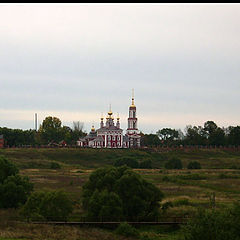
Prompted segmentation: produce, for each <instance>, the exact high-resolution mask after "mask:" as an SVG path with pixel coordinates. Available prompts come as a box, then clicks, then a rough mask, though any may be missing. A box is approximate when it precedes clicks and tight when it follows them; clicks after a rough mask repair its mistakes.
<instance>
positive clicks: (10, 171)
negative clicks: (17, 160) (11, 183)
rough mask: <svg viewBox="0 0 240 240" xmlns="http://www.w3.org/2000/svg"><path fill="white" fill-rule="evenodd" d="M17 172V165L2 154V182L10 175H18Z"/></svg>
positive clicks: (0, 164) (0, 180) (0, 177)
mask: <svg viewBox="0 0 240 240" xmlns="http://www.w3.org/2000/svg"><path fill="white" fill-rule="evenodd" d="M17 173H18V169H17V167H16V166H15V165H14V164H13V163H11V162H9V161H8V159H7V158H5V157H4V156H0V184H1V183H3V182H4V180H5V179H7V177H8V176H12V175H16V174H17Z"/></svg>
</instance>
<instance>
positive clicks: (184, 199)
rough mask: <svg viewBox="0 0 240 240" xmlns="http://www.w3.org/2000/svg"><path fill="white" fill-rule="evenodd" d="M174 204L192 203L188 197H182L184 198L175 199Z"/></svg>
mask: <svg viewBox="0 0 240 240" xmlns="http://www.w3.org/2000/svg"><path fill="white" fill-rule="evenodd" d="M173 205H174V206H175V207H180V206H188V205H190V202H189V200H188V199H187V198H182V199H178V200H175V201H174V203H173Z"/></svg>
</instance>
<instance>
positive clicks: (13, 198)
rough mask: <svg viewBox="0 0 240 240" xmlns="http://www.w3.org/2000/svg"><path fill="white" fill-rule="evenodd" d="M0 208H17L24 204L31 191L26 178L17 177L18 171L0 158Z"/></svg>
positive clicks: (3, 158)
mask: <svg viewBox="0 0 240 240" xmlns="http://www.w3.org/2000/svg"><path fill="white" fill-rule="evenodd" d="M0 173H1V175H0V178H1V182H0V196H1V198H0V208H17V207H18V206H20V205H22V204H24V203H25V202H26V200H27V197H28V195H29V194H30V192H31V191H32V190H33V184H32V183H30V182H29V178H28V177H26V176H25V177H22V176H20V175H18V174H17V173H18V169H17V168H16V166H15V165H14V164H12V163H11V162H9V161H8V160H7V159H6V158H5V157H2V156H0Z"/></svg>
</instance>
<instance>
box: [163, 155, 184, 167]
mask: <svg viewBox="0 0 240 240" xmlns="http://www.w3.org/2000/svg"><path fill="white" fill-rule="evenodd" d="M165 168H166V169H182V161H181V160H180V159H179V158H176V157H173V158H171V159H170V160H169V161H167V162H166V163H165Z"/></svg>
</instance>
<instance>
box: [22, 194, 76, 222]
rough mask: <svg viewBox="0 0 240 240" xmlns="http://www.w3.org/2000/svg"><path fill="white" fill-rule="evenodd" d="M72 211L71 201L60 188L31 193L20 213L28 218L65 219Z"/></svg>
mask: <svg viewBox="0 0 240 240" xmlns="http://www.w3.org/2000/svg"><path fill="white" fill-rule="evenodd" d="M72 211H73V203H72V201H71V200H70V199H69V197H68V196H67V194H66V193H65V192H63V191H61V190H60V191H42V192H34V193H32V194H31V195H30V197H29V198H28V200H27V202H26V204H25V205H24V206H23V208H22V210H21V213H22V214H23V215H24V216H25V217H26V218H28V219H30V220H39V219H45V220H50V221H66V220H67V218H68V216H69V215H70V214H71V213H72Z"/></svg>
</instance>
